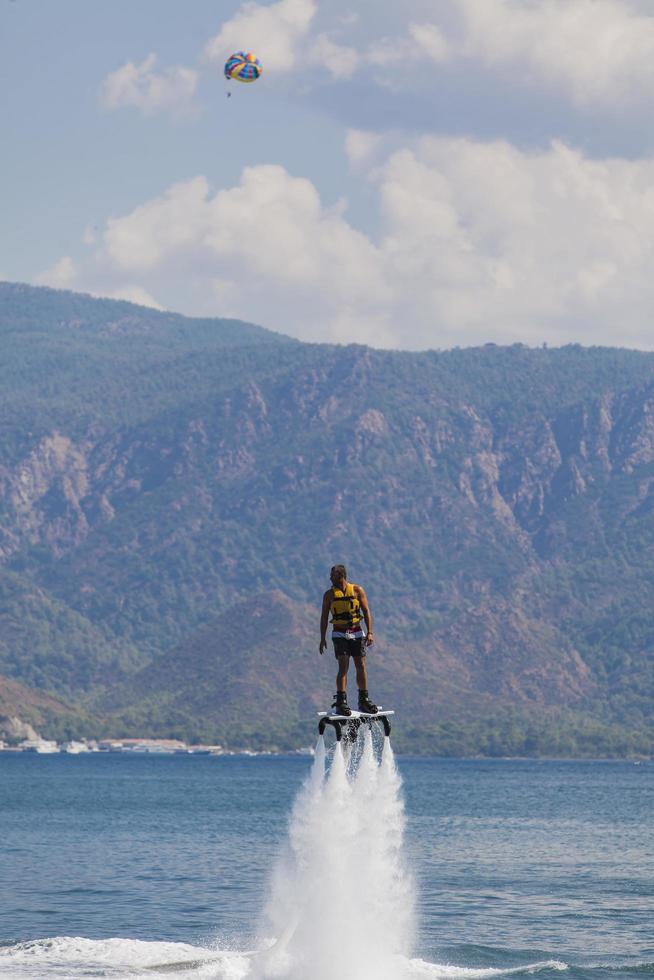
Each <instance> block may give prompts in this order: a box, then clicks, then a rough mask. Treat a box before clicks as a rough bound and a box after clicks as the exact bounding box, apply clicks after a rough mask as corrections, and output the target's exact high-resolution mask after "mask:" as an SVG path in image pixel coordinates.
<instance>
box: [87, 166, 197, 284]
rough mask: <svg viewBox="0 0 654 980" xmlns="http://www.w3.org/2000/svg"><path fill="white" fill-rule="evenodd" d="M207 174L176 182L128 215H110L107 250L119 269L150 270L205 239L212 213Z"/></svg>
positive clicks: (142, 271) (106, 235)
mask: <svg viewBox="0 0 654 980" xmlns="http://www.w3.org/2000/svg"><path fill="white" fill-rule="evenodd" d="M208 191H209V185H208V183H207V180H206V178H204V177H196V178H194V179H192V180H187V181H183V182H181V183H178V184H173V185H172V187H170V188H169V189H168V190H167V191H166V193H165V194H164V195H163V196H162V197H159V198H154V199H153V200H151V201H148V202H147V203H146V204H143V205H141V207H138V208H136V209H135V210H134V211H132V213H131V214H129V215H127V216H126V217H124V218H110V219H109V221H108V222H107V229H106V231H105V234H104V244H105V248H106V254H107V256H108V258H109V259H110V261H111V262H112V263H113V265H114V266H115V267H116V268H117V269H121V270H129V271H130V272H134V273H147V272H150V271H152V270H153V269H155V268H156V267H157V266H158V265H160V264H161V263H162V262H163V261H164V260H165V259H166V258H167V257H168V256H169V255H172V254H174V253H176V252H180V251H183V250H184V249H186V248H188V247H190V246H192V245H193V244H195V243H196V242H198V241H201V240H202V238H203V236H204V235H205V234H206V231H207V224H208V220H209V215H208V212H207V206H206V199H207V194H208Z"/></svg>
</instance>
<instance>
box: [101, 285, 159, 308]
mask: <svg viewBox="0 0 654 980" xmlns="http://www.w3.org/2000/svg"><path fill="white" fill-rule="evenodd" d="M92 295H93V296H100V297H102V298H104V299H126V300H127V301H128V302H129V303H136V304H137V305H138V306H149V307H151V308H152V309H153V310H164V309H165V307H164V306H162V305H161V304H160V303H157V301H156V299H153V297H152V296H151V295H150V293H149V292H148V291H147V289H143V287H142V286H135V285H131V286H130V285H127V286H116V287H115V288H114V289H107V290H105V291H104V292H102V293H92Z"/></svg>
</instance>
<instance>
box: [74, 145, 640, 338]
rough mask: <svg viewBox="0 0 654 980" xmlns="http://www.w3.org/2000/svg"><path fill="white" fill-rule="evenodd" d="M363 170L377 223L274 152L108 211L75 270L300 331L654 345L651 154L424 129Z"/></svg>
mask: <svg viewBox="0 0 654 980" xmlns="http://www.w3.org/2000/svg"><path fill="white" fill-rule="evenodd" d="M359 137H361V134H359ZM359 137H357V136H356V135H355V136H353V135H352V134H350V139H349V142H350V152H352V146H355V147H356V143H357V139H359ZM365 142H366V134H363V135H362V137H361V139H360V145H361V147H363V148H364V149H365ZM355 153H356V150H355ZM370 179H371V181H372V188H373V189H374V191H375V193H376V194H377V195H378V197H377V200H378V205H379V224H380V227H381V231H380V232H379V234H378V235H377V236H376V238H375V239H374V240H373V239H371V238H370V237H368V236H366V235H364V234H363V233H362V232H361V231H359V230H357V229H356V228H355V227H353V225H352V224H351V223H350V222H349V221H348V219H347V212H344V211H343V208H342V206H341V207H336V208H330V207H327V206H325V204H324V203H323V201H321V199H320V195H319V193H318V191H317V189H316V187H315V186H314V185H313V184H312V182H311V181H309V180H306V179H303V178H297V177H293V176H292V175H290V174H289V173H288V172H287V171H286V170H285V169H284V168H283V167H281V166H273V165H262V166H255V167H249V168H246V169H245V170H244V171H243V174H242V177H241V180H240V182H239V183H238V184H236V185H235V186H232V187H229V188H224V189H220V190H218V191H217V192H214V191H213V190H212V189H211V188H210V186H209V184H208V182H207V180H206V179H205V178H204V177H196V178H194V179H192V180H188V181H185V182H182V183H178V184H175V185H173V186H171V187H170V188H169V189H168V191H167V192H166V193H165V194H163V195H162V196H161V197H158V198H155V199H152V200H151V201H148V202H146V203H145V204H143V205H142V206H141V207H139V208H137V209H135V210H134V211H133V212H132V213H130V214H128V215H125V216H124V217H121V218H113V219H112V220H111V221H110V222H109V224H108V227H107V229H106V231H105V235H104V246H103V248H102V249H101V250H100V251H98V252H96V253H95V255H94V259H93V262H92V263H88V264H87V265H86V266H85V267H84V269H82V270H78V272H77V280H76V281H77V283H79V288H89V286H90V287H91V288H92V290H93V291H95V292H102V293H103V294H104V295H107V291H108V290H109V289H112V288H114V289H117V288H120V287H122V284H124V283H125V282H126V281H127V282H129V283H133V284H134V286H138V287H140V288H141V289H143V290H145V291H146V293H147V295H148V296H149V297H150V298H151V297H152V296H157V297H160V298H161V297H163V298H164V299H163V302H164V303H165V305H166V306H167V307H168V308H179V309H182V310H184V311H185V312H194V313H197V314H202V315H209V314H213V315H235V316H239V317H242V318H244V319H251V320H255V321H258V322H260V323H263V324H264V325H266V326H269V327H272V328H273V329H278V330H281V331H283V332H286V333H290V334H292V335H295V336H298V337H301V338H303V339H308V340H330V339H331V340H339V341H358V342H363V343H371V344H373V345H375V346H381V345H383V346H396V347H412V348H424V347H448V346H452V345H454V344H460V345H467V344H472V343H482V342H485V341H488V340H494V341H497V342H513V341H517V340H520V341H524V342H527V343H541V342H542V341H544V340H546V341H548V342H550V343H563V342H568V341H580V342H582V343H613V344H621V345H622V344H624V345H630V346H637V347H644V348H653V347H654V335H652V332H651V321H652V318H653V316H654V279H653V278H652V276H651V269H652V266H653V264H654V160H644V161H636V162H633V161H626V160H620V159H606V160H590V159H588V158H586V157H584V156H583V155H582V154H581V153H580V152H578V151H575V150H572V149H570V148H569V147H567V146H565V145H564V144H561V143H555V144H553V145H552V146H551V147H549V148H547V149H546V150H543V151H540V152H535V153H526V152H523V151H520V150H518V149H516V148H515V147H513V146H511V145H510V144H508V143H506V142H503V141H497V142H492V143H480V142H474V141H471V140H466V139H434V138H425V139H422V140H420V141H416V142H415V143H413V144H412V145H410V146H406V147H404V148H403V149H401V150H399V151H397V152H394V153H393V154H392V155H391V156H389V157H387V158H386V159H385V161H384V162H383V163H382V164H381V165H380V166H378V167H377V168H376V169H375V170H374V171H373V172H372V176H371V177H370ZM66 268H67V267H66V266H65V265H63V266H62V270H63V273H64V275H65V274H66ZM98 270H100V272H99V271H98ZM93 276H95V277H96V278H95V279H93ZM98 276H100V278H101V280H102V281H99V279H98ZM134 286H133V287H132V288H134ZM132 295H134V294H132ZM152 303H154V301H152Z"/></svg>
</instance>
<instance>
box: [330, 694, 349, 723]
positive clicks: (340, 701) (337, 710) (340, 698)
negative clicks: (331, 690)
mask: <svg viewBox="0 0 654 980" xmlns="http://www.w3.org/2000/svg"><path fill="white" fill-rule="evenodd" d="M332 708H333V709H334V714H337V715H345V717H346V718H349V717H350V715H351V714H352V708H350V706H349V705H348V703H347V693H346V692H345V691H337V692H336V697H335V698H334V703H333V704H332Z"/></svg>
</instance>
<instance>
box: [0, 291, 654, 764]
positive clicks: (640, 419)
mask: <svg viewBox="0 0 654 980" xmlns="http://www.w3.org/2000/svg"><path fill="white" fill-rule="evenodd" d="M0 341H1V342H2V349H3V358H2V362H1V364H0V380H1V386H0V399H1V409H2V411H1V413H0V425H1V427H2V438H1V440H0V597H1V604H0V617H1V625H2V629H1V631H0V673H2V674H4V675H6V676H7V677H9V678H11V679H12V680H14V681H16V682H20V683H21V684H24V685H28V686H29V687H30V688H32V689H38V690H39V691H42V692H48V693H49V694H51V695H53V696H56V697H57V698H59V699H61V700H62V701H63V702H64V703H65V704H71V703H72V704H74V705H75V706H76V710H77V711H78V712H79V715H78V721H79V726H81V727H84V728H85V730H86V731H87V733H88V734H91V733H90V732H88V728H89V724H92V725H93V726H95V728H94V732H97V733H102V734H116V735H118V734H143V735H146V734H158V735H159V734H160V735H163V734H173V733H174V734H178V733H179V734H185V735H187V736H188V737H194V738H208V737H211V738H219V739H221V740H222V741H223V742H226V743H227V744H241V745H245V744H251V745H254V744H256V745H262V744H270V742H274V743H275V744H276V745H278V746H280V747H289V746H291V745H297V744H306V743H307V742H308V741H310V740H311V737H312V733H313V727H314V722H313V719H314V718H315V715H314V714H313V712H314V710H315V709H316V708H317V707H318V706H320V705H322V704H325V703H326V701H327V699H328V698H329V696H330V695H331V693H332V690H333V688H332V685H333V676H332V674H333V658H332V657H330V656H328V657H326V658H323V659H322V660H320V658H319V657H318V653H317V640H318V631H317V619H318V610H319V603H320V599H321V596H322V591H323V590H324V588H326V587H327V585H328V582H327V571H328V568H329V566H330V565H331V564H332V563H333V562H334V561H345V562H346V563H347V564H348V567H349V568H350V577H351V579H352V580H354V581H361V582H362V583H363V584H364V585H365V586H366V589H367V591H368V594H369V597H370V600H371V604H372V608H373V612H374V613H375V616H376V619H377V636H378V642H377V644H376V645H375V649H374V652H373V653H371V657H370V673H371V693H372V694H373V696H375V697H376V698H377V699H378V700H380V701H383V702H384V703H389V704H390V703H391V702H392V705H393V706H394V707H395V708H396V709H397V710H398V720H397V725H396V734H397V740H398V745H400V747H402V748H403V749H405V750H411V751H426V752H439V753H447V754H460V753H466V754H475V753H488V754H502V753H510V754H539V753H540V754H566V755H569V754H583V755H592V754H602V755H607V754H608V755H611V754H618V755H621V754H628V753H639V754H651V752H652V745H653V742H654V724H653V719H652V708H651V705H652V695H653V694H654V676H653V673H654V667H653V664H654V657H653V656H652V651H653V649H654V626H653V625H652V618H651V615H650V609H651V608H652V600H653V598H654V596H653V592H654V567H653V559H652V557H651V556H652V553H653V551H652V539H653V537H654V484H653V482H652V481H653V480H654V356H653V355H651V354H647V353H642V352H635V351H626V350H616V349H604V348H590V349H585V348H581V347H579V346H569V347H565V348H560V349H546V348H542V349H536V350H534V349H529V348H526V347H524V346H522V345H514V346H512V347H508V348H501V347H496V346H494V345H488V346H486V347H483V348H475V349H467V350H453V351H446V352H439V351H433V352H426V353H420V354H410V353H401V352H389V351H376V350H371V349H368V348H364V347H358V346H349V347H341V346H332V345H309V344H301V343H299V342H296V341H291V340H289V339H287V338H284V337H281V336H279V335H276V334H272V333H270V332H268V331H265V330H263V329H262V328H259V327H254V326H251V325H248V324H243V323H239V322H235V321H223V320H214V321H208V320H189V319H186V318H184V317H181V316H176V315H173V314H162V313H156V312H154V311H151V310H146V309H143V308H140V307H136V306H133V305H131V304H128V303H117V302H114V301H109V300H96V299H92V298H90V297H85V296H79V295H76V294H71V293H61V292H55V291H52V290H47V289H34V288H30V287H27V286H20V285H15V284H0ZM53 717H54V716H53ZM57 717H59V718H60V719H65V720H64V721H62V720H60V721H57V720H56V719H55V720H53V721H52V725H57V724H58V725H60V728H64V727H66V730H67V731H68V730H71V731H72V729H74V728H75V720H74V717H75V716H70V715H68V714H66V713H64V714H62V715H60V716H57ZM71 718H72V720H71ZM89 718H90V719H91V721H89Z"/></svg>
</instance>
